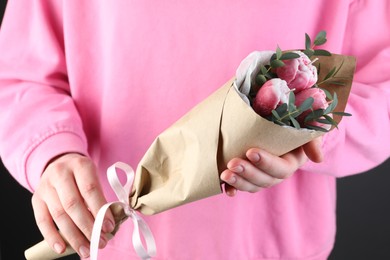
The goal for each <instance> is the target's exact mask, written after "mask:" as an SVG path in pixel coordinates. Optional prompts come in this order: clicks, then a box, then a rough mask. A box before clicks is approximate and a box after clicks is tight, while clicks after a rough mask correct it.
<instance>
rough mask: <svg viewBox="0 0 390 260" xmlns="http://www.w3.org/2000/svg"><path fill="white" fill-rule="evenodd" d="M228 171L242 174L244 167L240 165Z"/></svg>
mask: <svg viewBox="0 0 390 260" xmlns="http://www.w3.org/2000/svg"><path fill="white" fill-rule="evenodd" d="M230 170H231V171H232V172H235V173H242V172H243V171H244V167H243V166H242V165H237V166H236V167H233V168H231V169H230Z"/></svg>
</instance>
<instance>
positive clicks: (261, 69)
mask: <svg viewBox="0 0 390 260" xmlns="http://www.w3.org/2000/svg"><path fill="white" fill-rule="evenodd" d="M260 71H261V73H262V74H263V75H265V74H267V73H268V69H267V68H266V67H265V66H264V65H260Z"/></svg>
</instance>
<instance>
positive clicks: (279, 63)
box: [271, 60, 285, 68]
mask: <svg viewBox="0 0 390 260" xmlns="http://www.w3.org/2000/svg"><path fill="white" fill-rule="evenodd" d="M284 65H285V64H284V62H283V61H281V60H273V61H271V67H272V68H279V67H283V66H284Z"/></svg>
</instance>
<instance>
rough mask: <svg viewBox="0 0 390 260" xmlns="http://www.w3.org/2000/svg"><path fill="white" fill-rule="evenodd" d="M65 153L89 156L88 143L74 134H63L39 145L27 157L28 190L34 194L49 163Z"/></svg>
mask: <svg viewBox="0 0 390 260" xmlns="http://www.w3.org/2000/svg"><path fill="white" fill-rule="evenodd" d="M64 153H80V154H84V155H86V156H87V155H88V150H87V141H86V140H85V139H84V138H83V137H81V136H79V135H77V134H75V133H72V132H62V133H58V134H55V135H53V136H51V137H50V138H48V139H46V140H45V141H43V142H42V143H40V144H39V146H37V147H36V148H35V149H34V150H33V151H32V152H31V153H30V154H29V155H28V157H27V160H26V164H25V174H26V179H27V185H28V187H27V188H28V189H29V190H30V191H31V192H34V191H35V189H36V188H37V187H38V184H39V181H40V178H41V175H42V173H43V171H44V169H45V167H46V165H47V164H48V162H49V161H50V160H51V159H53V158H54V157H56V156H59V155H61V154H64Z"/></svg>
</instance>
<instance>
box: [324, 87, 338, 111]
mask: <svg viewBox="0 0 390 260" xmlns="http://www.w3.org/2000/svg"><path fill="white" fill-rule="evenodd" d="M338 102H339V100H338V98H337V94H336V92H335V93H334V94H333V98H332V102H331V103H330V104H329V106H328V107H327V108H326V109H325V111H324V114H329V113H332V111H333V110H334V109H335V108H336V106H337V104H338Z"/></svg>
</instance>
